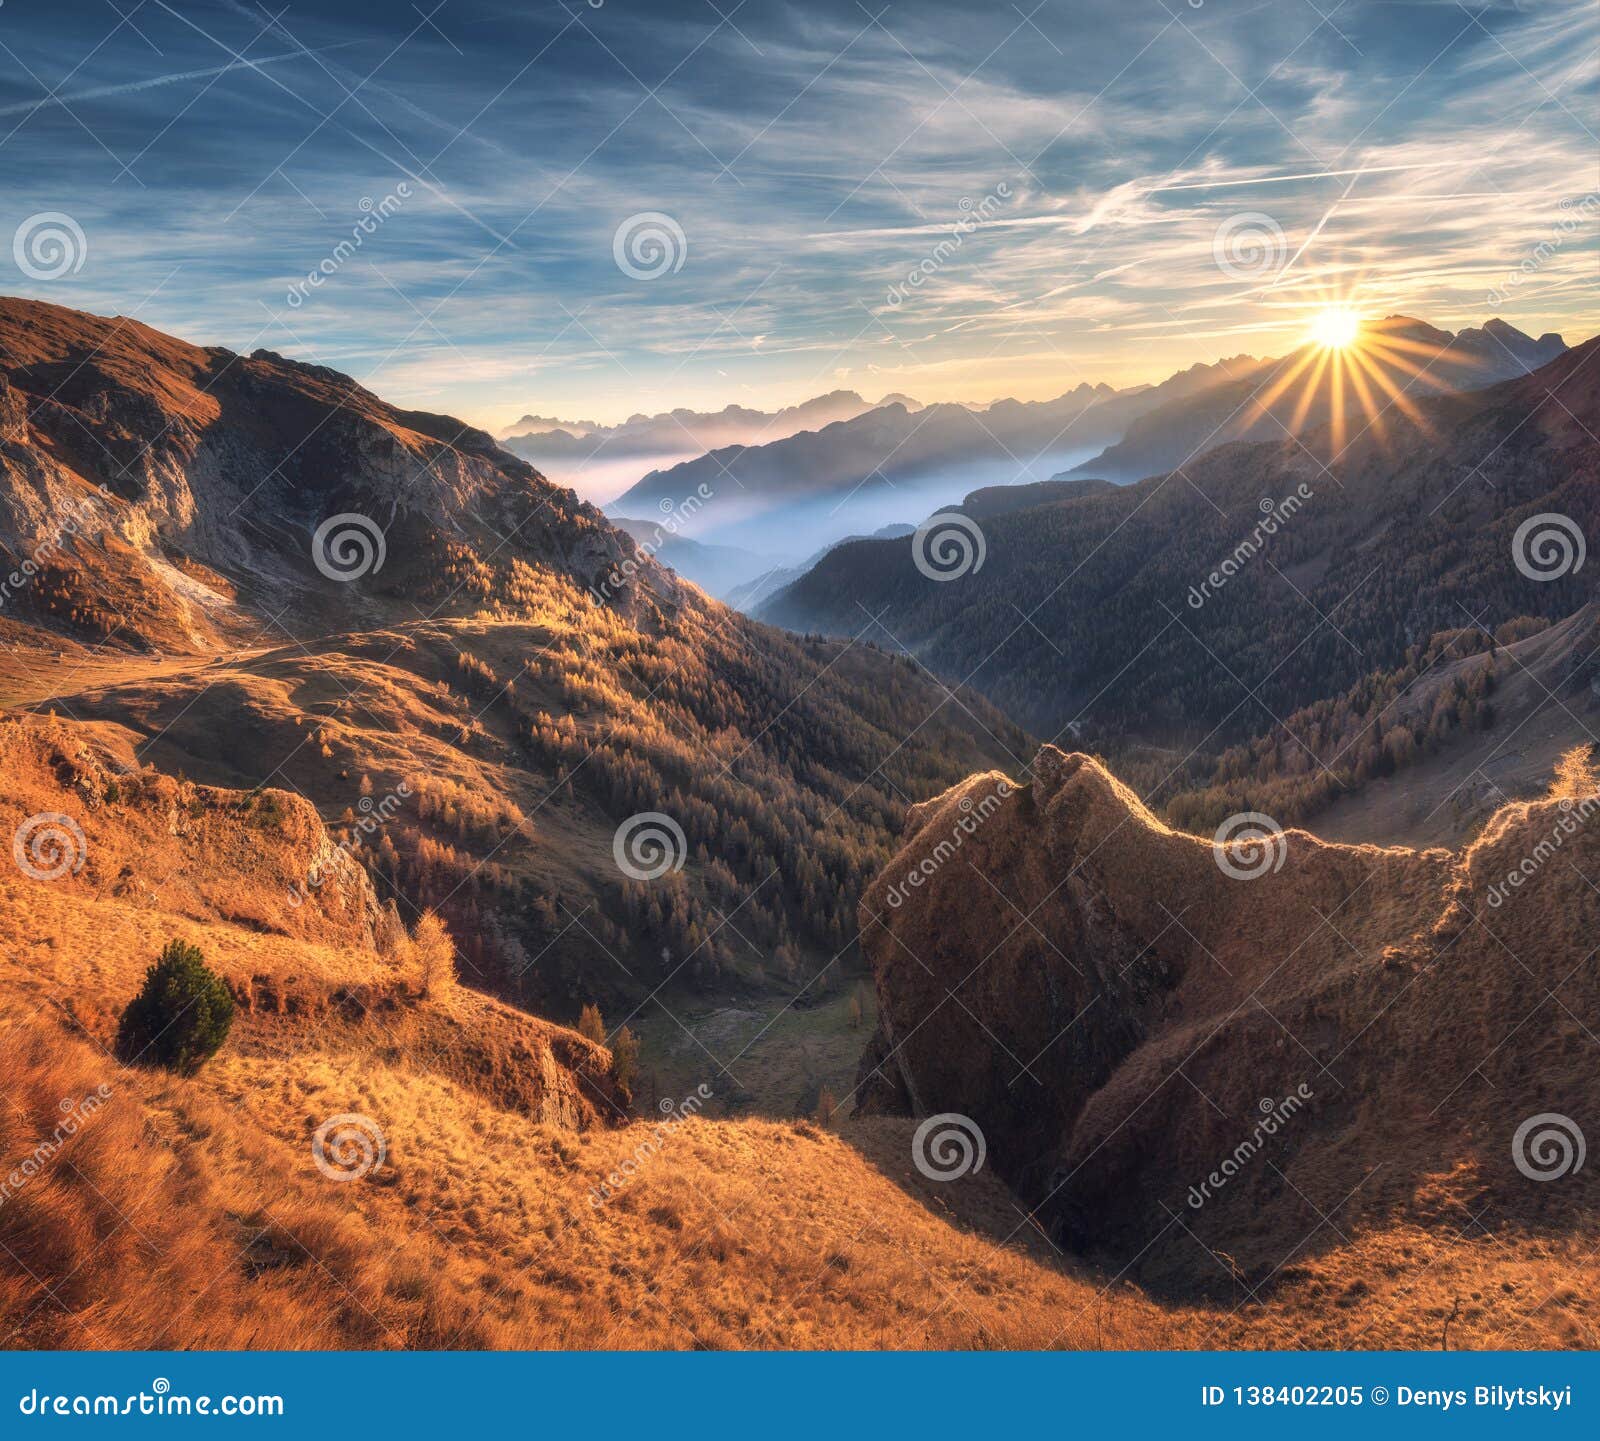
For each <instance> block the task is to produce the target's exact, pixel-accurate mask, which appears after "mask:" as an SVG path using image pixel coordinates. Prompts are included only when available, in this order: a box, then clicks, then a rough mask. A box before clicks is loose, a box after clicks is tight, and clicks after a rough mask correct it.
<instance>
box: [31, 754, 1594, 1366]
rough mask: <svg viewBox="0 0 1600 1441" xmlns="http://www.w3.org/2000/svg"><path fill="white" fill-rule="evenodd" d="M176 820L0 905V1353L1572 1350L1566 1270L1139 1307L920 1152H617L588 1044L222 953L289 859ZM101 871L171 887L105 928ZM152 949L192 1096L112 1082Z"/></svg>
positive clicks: (341, 932) (784, 1146)
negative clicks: (935, 1174)
mask: <svg viewBox="0 0 1600 1441" xmlns="http://www.w3.org/2000/svg"><path fill="white" fill-rule="evenodd" d="M7 759H8V763H9V764H10V766H11V769H10V772H9V774H8V778H9V779H10V780H12V782H13V795H12V796H11V797H9V798H6V799H5V800H4V801H3V802H0V831H4V832H5V833H7V834H8V833H9V831H10V828H11V827H12V826H14V825H15V823H16V820H17V816H18V814H20V812H19V811H18V809H17V807H18V804H19V801H18V798H17V797H18V796H20V797H22V801H21V803H22V804H25V805H26V806H28V807H30V808H35V809H37V808H42V807H43V806H44V805H45V804H46V803H53V805H54V807H56V808H60V809H62V810H66V809H67V808H68V804H69V801H70V798H71V796H72V795H75V794H78V793H77V792H76V791H64V790H63V789H62V784H61V783H57V785H56V789H55V790H54V792H52V791H51V790H50V788H49V787H50V780H49V777H48V776H47V775H46V774H45V773H43V772H40V771H38V770H30V769H28V768H27V766H26V765H24V764H23V761H24V760H25V759H26V755H25V753H24V751H22V750H14V751H12V752H9V753H8V756H7ZM191 799H195V800H198V801H200V802H204V804H197V805H195V806H194V807H193V808H192V812H193V813H191V808H189V807H185V808H184V811H183V815H184V816H185V817H186V818H187V820H188V821H190V822H193V824H194V825H195V826H196V827H198V832H197V833H198V834H200V835H203V836H205V837H207V838H208V840H209V841H211V842H214V844H208V845H206V846H203V847H199V848H193V849H191V848H189V846H188V844H187V840H186V838H185V837H183V836H179V835H175V834H173V833H171V832H168V831H166V830H165V828H164V827H162V826H157V825H154V824H152V823H151V815H150V814H147V813H146V812H145V811H143V810H142V809H140V808H139V807H137V806H134V805H132V804H131V803H128V802H123V801H117V802H114V803H103V804H110V805H111V806H112V807H113V809H115V808H117V807H121V808H122V810H123V811H126V814H125V815H122V816H121V819H120V821H119V822H118V824H117V825H111V824H108V822H107V817H106V815H105V814H103V813H97V814H98V820H97V825H96V831H95V834H96V836H97V837H98V838H100V840H101V841H102V842H103V844H104V848H105V849H106V850H107V851H108V852H109V853H110V854H109V855H102V856H97V857H96V858H94V859H93V861H92V862H91V863H90V864H89V865H87V866H86V867H85V870H84V872H83V873H82V874H79V875H75V876H69V877H63V878H62V879H61V880H59V881H55V882H43V881H34V880H29V879H27V878H25V877H21V876H17V875H15V874H7V875H6V876H5V878H4V880H3V881H0V1057H3V1062H0V1182H6V1183H7V1190H6V1192H5V1194H4V1197H3V1199H0V1345H5V1346H10V1347H19V1346H50V1347H169V1346H171V1347H214V1348H223V1347H239V1348H249V1347H302V1346H316V1347H334V1348H338V1347H495V1348H501V1347H516V1348H544V1347H587V1348H640V1347H663V1348H665V1347H831V1348H849V1347H855V1348H877V1347H884V1348H889V1347H956V1348H967V1347H995V1348H1024V1347H1025V1348H1045V1347H1084V1348H1092V1347H1117V1348H1141V1347H1192V1346H1349V1345H1360V1346H1372V1347H1379V1346H1412V1345H1415V1346H1432V1345H1437V1344H1439V1341H1440V1339H1441V1336H1442V1323H1443V1319H1444V1317H1446V1316H1448V1315H1449V1314H1450V1312H1451V1311H1452V1310H1453V1309H1454V1306H1455V1301H1456V1299H1457V1298H1460V1300H1461V1303H1462V1305H1461V1311H1460V1314H1459V1316H1458V1318H1457V1321H1456V1323H1455V1325H1454V1326H1453V1328H1452V1332H1451V1341H1452V1344H1456V1345H1462V1346H1467V1345H1485V1346H1487V1345H1493V1346H1512V1347H1548V1346H1574V1345H1593V1344H1595V1341H1596V1336H1595V1327H1594V1322H1593V1313H1592V1311H1591V1309H1590V1301H1589V1298H1590V1297H1591V1296H1593V1295H1595V1294H1596V1293H1597V1287H1596V1285H1595V1283H1596V1281H1597V1280H1600V1276H1597V1275H1596V1270H1597V1268H1596V1267H1595V1265H1594V1262H1593V1259H1592V1258H1591V1257H1588V1256H1585V1255H1584V1254H1583V1253H1582V1248H1581V1247H1579V1246H1578V1245H1577V1244H1576V1243H1575V1242H1571V1243H1569V1242H1561V1241H1555V1240H1551V1239H1549V1238H1545V1237H1539V1236H1534V1235H1527V1236H1522V1235H1515V1234H1505V1233H1499V1234H1496V1235H1495V1236H1493V1237H1489V1236H1486V1235H1484V1234H1482V1233H1477V1232H1473V1231H1471V1229H1470V1228H1469V1230H1468V1234H1465V1235H1462V1236H1460V1237H1457V1236H1456V1234H1455V1230H1456V1228H1455V1224H1454V1223H1450V1224H1442V1225H1440V1226H1439V1227H1437V1228H1426V1229H1425V1228H1423V1227H1421V1226H1418V1225H1410V1224H1408V1225H1406V1226H1403V1227H1402V1226H1395V1227H1390V1228H1387V1229H1384V1228H1378V1229H1369V1230H1367V1231H1364V1232H1358V1233H1356V1234H1354V1235H1353V1236H1352V1238H1351V1240H1350V1241H1349V1242H1348V1243H1341V1244H1340V1245H1338V1246H1337V1247H1335V1248H1333V1249H1331V1250H1321V1251H1319V1252H1318V1253H1317V1254H1316V1255H1315V1256H1307V1257H1305V1258H1296V1259H1295V1260H1294V1262H1293V1263H1292V1264H1291V1265H1289V1266H1288V1267H1286V1268H1285V1272H1284V1274H1283V1275H1282V1276H1281V1277H1280V1278H1279V1282H1278V1284H1277V1285H1276V1287H1275V1289H1274V1290H1273V1291H1272V1292H1271V1293H1270V1294H1267V1295H1264V1296H1263V1297H1261V1298H1259V1300H1258V1301H1255V1302H1251V1301H1249V1300H1248V1299H1247V1298H1243V1297H1240V1298H1237V1299H1238V1300H1239V1301H1244V1302H1245V1304H1243V1305H1235V1304H1234V1302H1231V1301H1229V1302H1216V1301H1209V1302H1203V1303H1196V1304H1178V1303H1172V1302H1167V1303H1158V1302H1157V1301H1155V1300H1153V1299H1151V1298H1150V1297H1149V1296H1147V1295H1145V1294H1143V1293H1141V1292H1140V1291H1138V1290H1135V1289H1133V1288H1131V1287H1129V1286H1128V1285H1126V1284H1124V1283H1119V1282H1118V1281H1117V1280H1116V1278H1115V1277H1111V1276H1108V1275H1104V1274H1100V1273H1097V1272H1095V1271H1093V1270H1092V1269H1090V1268H1088V1267H1086V1266H1083V1265H1081V1264H1078V1263H1075V1262H1069V1261H1068V1260H1067V1259H1066V1258H1064V1257H1062V1256H1061V1255H1059V1254H1058V1253H1057V1252H1055V1250H1054V1249H1053V1248H1052V1247H1051V1246H1050V1244H1049V1243H1048V1242H1047V1241H1046V1240H1045V1239H1044V1238H1043V1236H1042V1235H1041V1234H1040V1233H1039V1232H1038V1231H1037V1229H1036V1228H1035V1227H1034V1226H1033V1225H1032V1223H1031V1222H1030V1221H1029V1219H1028V1218H1027V1217H1026V1216H1025V1215H1024V1214H1023V1213H1022V1212H1021V1211H1020V1210H1019V1209H1018V1207H1017V1205H1016V1203H1015V1202H1014V1200H1013V1198H1012V1197H1011V1196H1010V1194H1009V1193H1008V1192H1007V1191H1006V1190H1005V1188H1004V1187H1002V1186H1001V1185H1000V1183H999V1182H998V1181H997V1180H995V1179H994V1177H993V1175H992V1174H991V1173H990V1172H989V1171H985V1172H983V1173H981V1174H979V1175H978V1176H975V1177H969V1178H965V1179H963V1180H961V1181H959V1182H956V1183H952V1184H948V1185H938V1184H934V1183H932V1182H929V1181H926V1180H925V1179H924V1178H923V1177H922V1176H921V1175H920V1174H919V1173H918V1172H917V1171H916V1170H915V1168H914V1167H913V1165H912V1163H911V1156H912V1133H913V1131H914V1129H915V1123H914V1122H912V1121H908V1120H898V1119H869V1120H859V1121H851V1122H845V1123H842V1124H841V1126H840V1127H839V1128H838V1129H837V1130H836V1131H835V1130H825V1129H823V1128H821V1127H819V1126H817V1125H815V1124H814V1123H810V1122H791V1121H771V1120H726V1119H720V1120H713V1119H708V1118H705V1117H699V1118H694V1119H689V1120H686V1121H684V1122H683V1123H682V1124H681V1125H679V1126H674V1127H671V1128H670V1129H669V1130H668V1131H666V1132H665V1133H664V1134H663V1133H660V1132H658V1129H657V1122H658V1119H659V1118H658V1117H656V1116H647V1117H645V1118H643V1119H640V1120H636V1121H634V1122H633V1123H632V1124H629V1125H613V1124H606V1122H607V1121H608V1120H610V1121H615V1120H616V1113H615V1111H614V1109H613V1108H612V1106H611V1104H610V1101H609V1099H608V1097H607V1096H606V1094H605V1091H604V1084H605V1078H604V1067H605V1061H606V1053H605V1052H604V1050H603V1049H602V1048H600V1047H597V1046H594V1045H593V1044H592V1043H590V1042H588V1041H585V1040H584V1039H583V1038H582V1037H580V1036H578V1035H577V1034H576V1033H574V1032H571V1031H567V1030H564V1029H562V1028H559V1027H554V1026H550V1025H548V1024H546V1023H544V1022H541V1021H537V1020H535V1019H533V1018H531V1017H528V1016H525V1015H523V1014H521V1013H520V1012H517V1011H515V1010H513V1009H511V1008H510V1007H507V1006H504V1005H500V1004H498V1003H495V1002H492V1001H490V1000H488V999H486V998H485V997H483V996H482V995H480V994H478V993H477V992H475V991H473V990H470V989H468V988H465V987H459V988H451V987H436V988H435V989H434V993H433V994H432V995H431V996H427V997H425V996H423V995H422V994H421V988H420V987H419V986H418V985H417V984H416V980H417V978H416V977H415V975H412V974H409V973H408V972H409V970H410V969H412V968H408V967H407V966H406V965H405V958H404V957H400V958H397V959H395V960H385V959H383V958H381V957H379V956H378V955H377V954H375V953H374V952H373V951H372V950H371V949H364V948H363V947H362V946H360V945H356V944H352V943H351V942H350V939H349V936H350V932H349V930H348V928H347V920H346V919H345V918H343V917H342V916H341V915H339V914H334V915H329V916H324V917H322V918H321V919H320V920H319V919H318V918H317V916H316V915H315V914H312V913H310V912H308V913H307V915H308V917H309V918H308V919H306V920H305V921H304V922H303V928H304V934H301V935H283V934H268V933H264V932H262V931H261V930H259V929H256V928H254V927H252V926H251V925H249V924H242V923H241V922H240V920H239V918H238V915H237V914H236V904H237V896H238V895H239V894H242V892H243V890H245V889H247V888H248V887H250V886H252V885H254V886H256V887H258V888H259V887H261V886H264V885H266V884H268V883H269V882H270V883H276V880H277V878H278V874H279V871H280V870H281V869H282V868H283V867H285V866H287V865H288V864H289V863H290V859H291V858H290V856H289V854H288V851H285V853H284V854H283V855H274V854H272V853H271V847H270V846H268V847H266V850H265V852H264V853H263V854H262V855H261V856H259V857H257V862H258V866H259V868H258V869H254V870H252V869H248V868H241V866H242V861H243V860H245V859H248V857H249V856H250V855H251V854H253V852H252V851H251V849H250V846H249V845H246V844H245V843H244V841H245V840H250V841H251V844H252V845H258V844H260V843H259V842H257V841H255V840H254V839H253V838H252V837H246V838H244V839H241V838H240V837H237V836H230V835H229V834H228V833H227V827H228V826H229V825H233V826H241V825H244V824H245V822H244V821H241V820H240V819H239V818H238V816H237V815H235V814H233V813H232V812H230V811H229V810H228V809H227V806H226V804H225V803H223V802H222V801H221V800H219V798H217V797H211V796H206V795H200V796H198V797H191ZM161 804H163V805H164V804H165V801H164V800H163V801H162V802H161ZM157 814H165V812H157ZM119 827H120V828H119ZM124 847H126V848H127V850H126V853H127V854H128V855H129V856H133V855H135V854H141V853H142V854H143V855H144V858H145V860H146V861H147V862H148V863H149V864H150V865H151V866H152V867H159V866H165V865H169V864H170V865H172V866H173V867H174V877H175V883H174V884H173V885H171V886H169V887H166V888H145V889H141V890H137V891H134V890H124V891H122V892H120V893H119V892H118V891H117V889H116V886H115V885H114V884H110V885H108V884H107V883H108V882H115V880H116V879H117V878H118V876H119V875H120V867H121V860H120V857H121V855H122V854H123V849H122V848H124ZM140 847H142V848H143V851H142V852H141V851H140V850H139V848H140ZM180 861H181V862H182V865H181V867H180V866H179V865H178V862H180ZM112 862H115V863H114V864H113V863H112ZM172 897H176V898H177V900H176V902H172V901H171V899H170V898H172ZM258 899H259V898H258ZM173 936H181V937H182V938H184V939H186V940H190V941H193V942H194V943H195V944H197V945H199V946H200V947H201V949H202V950H203V951H204V952H205V954H206V957H207V959H208V962H209V963H210V964H211V965H212V966H213V967H214V968H216V969H217V970H218V971H219V972H220V973H221V974H222V975H223V976H224V977H225V978H226V979H227V980H228V982H229V983H230V985H231V986H232V988H233V989H234V991H235V994H236V995H238V996H239V997H240V998H241V1010H240V1013H239V1016H238V1018H237V1020H236V1022H235V1026H234V1030H233V1033H232V1035H231V1036H230V1038H229V1040H228V1042H227V1044H226V1045H225V1046H224V1048H223V1050H222V1051H221V1052H220V1053H219V1055H218V1056H217V1057H216V1058H215V1059H214V1060H213V1061H212V1062H210V1063H209V1064H208V1065H207V1066H206V1067H205V1068H203V1069H202V1071H201V1072H200V1073H199V1075H197V1076H196V1077H194V1078H192V1079H180V1078H175V1077H172V1076H169V1075H166V1074H164V1073H159V1072H151V1071H147V1070H143V1069H132V1068H128V1067H124V1066H122V1065H120V1064H118V1063H117V1062H116V1061H115V1060H114V1059H113V1058H112V1056H111V1054H110V1052H109V1050H108V1045H109V1042H110V1040H111V1037H112V1035H113V1034H114V1029H115V1018H116V1016H117V1014H118V1012H119V1010H120V1008H121V1006H122V1005H124V1004H125V1003H126V1001H127V999H128V998H129V997H131V995H132V994H133V993H134V990H135V989H136V987H137V984H138V981H139V978H140V975H141V974H142V971H143V969H144V967H145V966H146V965H148V964H149V962H150V961H151V960H152V959H153V958H154V956H155V955H156V953H157V952H158V951H159V949H160V947H161V946H162V945H163V944H165V942H166V941H167V940H168V939H171V938H172V937H173ZM101 1086H106V1087H108V1088H109V1099H108V1100H107V1102H106V1104H105V1105H104V1106H103V1107H102V1108H100V1109H99V1110H97V1111H96V1112H95V1113H94V1114H93V1115H91V1116H87V1117H86V1118H84V1120H83V1122H82V1124H81V1125H79V1126H77V1127H76V1128H75V1133H74V1134H71V1135H68V1136H65V1137H64V1138H60V1143H59V1145H56V1144H54V1139H55V1138H56V1133H57V1131H58V1128H60V1127H61V1125H62V1121H63V1117H64V1116H66V1115H67V1114H68V1113H69V1112H70V1111H71V1110H72V1108H73V1105H74V1104H75V1103H77V1102H80V1101H81V1099H82V1098H83V1097H85V1096H87V1095H90V1094H91V1093H94V1092H95V1091H96V1090H97V1089H98V1088H99V1087H101ZM63 1102H66V1103H67V1105H66V1108H65V1109H64V1108H63ZM351 1113H353V1114H358V1115H361V1116H364V1117H367V1118H369V1119H370V1121H371V1123H372V1124H373V1125H374V1126H375V1127H376V1130H377V1131H378V1132H381V1134H382V1137H383V1142H384V1146H385V1150H386V1155H385V1159H384V1160H383V1163H382V1164H381V1165H379V1166H377V1167H376V1168H375V1169H373V1170H372V1171H370V1173H368V1174H366V1175H364V1176H362V1177H361V1178H360V1179H357V1180H352V1181H347V1182H340V1181H335V1180H332V1179H329V1178H327V1177H326V1176H325V1175H324V1174H323V1173H322V1171H321V1170H319V1168H318V1165H317V1163H316V1159H315V1155H314V1151H313V1136H314V1134H315V1133H316V1132H317V1131H318V1129H319V1128H320V1127H322V1126H323V1124H324V1123H325V1122H327V1121H328V1120H329V1119H330V1118H332V1117H334V1116H337V1115H343V1114H351ZM41 1143H51V1144H48V1145H46V1146H45V1148H44V1151H43V1152H41ZM41 1156H42V1159H39V1158H40V1157H41ZM30 1158H33V1159H34V1162H35V1164H34V1166H33V1167H32V1169H35V1170H36V1171H37V1174H33V1175H29V1176H25V1177H21V1178H20V1184H17V1185H14V1186H13V1185H10V1183H9V1177H10V1176H11V1173H12V1172H13V1171H14V1170H16V1169H17V1168H19V1167H22V1166H23V1165H24V1164H25V1163H27V1162H29V1160H30ZM625 1170H626V1171H628V1172H629V1174H628V1176H627V1179H626V1180H625V1182H624V1183H623V1184H620V1185H617V1184H613V1183H611V1182H610V1181H609V1178H610V1177H611V1176H612V1175H613V1174H614V1173H615V1174H618V1175H621V1174H623V1173H624V1172H625ZM1439 1184H1440V1186H1441V1188H1446V1187H1447V1186H1448V1184H1449V1178H1444V1180H1442V1181H1441V1182H1440V1183H1439ZM607 1186H610V1191H611V1194H609V1195H604V1194H603V1193H602V1192H601V1191H600V1188H603V1187H607ZM1440 1210H1441V1214H1444V1213H1447V1212H1450V1208H1449V1207H1447V1206H1445V1205H1443V1204H1441V1207H1440ZM1451 1214H1453V1212H1452V1213H1451Z"/></svg>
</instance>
